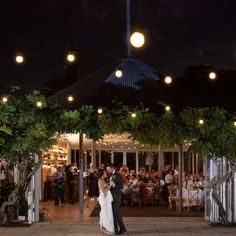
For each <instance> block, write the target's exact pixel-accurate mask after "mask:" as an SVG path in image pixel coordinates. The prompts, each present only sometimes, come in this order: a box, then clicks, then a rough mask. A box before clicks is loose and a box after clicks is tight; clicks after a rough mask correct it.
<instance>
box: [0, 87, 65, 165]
mask: <svg viewBox="0 0 236 236" xmlns="http://www.w3.org/2000/svg"><path fill="white" fill-rule="evenodd" d="M38 101H40V102H41V104H42V106H41V107H37V106H36V103H37V102H38ZM60 114H62V108H60V107H59V106H57V105H55V104H49V103H47V101H46V98H45V97H44V96H42V95H40V94H39V93H38V92H33V93H32V94H29V95H26V96H22V97H15V96H11V97H10V98H9V102H7V103H0V135H1V136H0V137H1V138H0V156H4V157H5V158H6V159H8V160H10V161H13V162H14V161H18V160H19V159H20V157H21V155H22V153H23V152H24V153H28V154H29V153H33V152H39V151H40V150H45V149H47V148H49V147H50V146H51V145H52V144H53V143H54V142H55V140H54V139H53V137H54V135H55V133H56V132H57V131H58V130H60V123H61V122H60V120H61V115H60Z"/></svg>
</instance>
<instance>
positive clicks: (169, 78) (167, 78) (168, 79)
mask: <svg viewBox="0 0 236 236" xmlns="http://www.w3.org/2000/svg"><path fill="white" fill-rule="evenodd" d="M172 80H173V79H172V77H171V76H169V75H168V76H166V77H165V83H166V84H171V83H172Z"/></svg>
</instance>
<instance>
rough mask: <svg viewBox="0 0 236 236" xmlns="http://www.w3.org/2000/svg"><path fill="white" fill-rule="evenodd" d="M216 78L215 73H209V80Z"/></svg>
mask: <svg viewBox="0 0 236 236" xmlns="http://www.w3.org/2000/svg"><path fill="white" fill-rule="evenodd" d="M215 78H216V73H215V72H211V73H209V79H211V80H214V79H215Z"/></svg>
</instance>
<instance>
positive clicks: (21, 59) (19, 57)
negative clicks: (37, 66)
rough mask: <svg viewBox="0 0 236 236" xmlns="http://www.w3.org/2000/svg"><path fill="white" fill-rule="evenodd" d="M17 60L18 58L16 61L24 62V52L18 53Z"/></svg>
mask: <svg viewBox="0 0 236 236" xmlns="http://www.w3.org/2000/svg"><path fill="white" fill-rule="evenodd" d="M15 60H16V63H18V64H22V63H23V62H24V57H23V55H22V54H17V55H16V58H15Z"/></svg>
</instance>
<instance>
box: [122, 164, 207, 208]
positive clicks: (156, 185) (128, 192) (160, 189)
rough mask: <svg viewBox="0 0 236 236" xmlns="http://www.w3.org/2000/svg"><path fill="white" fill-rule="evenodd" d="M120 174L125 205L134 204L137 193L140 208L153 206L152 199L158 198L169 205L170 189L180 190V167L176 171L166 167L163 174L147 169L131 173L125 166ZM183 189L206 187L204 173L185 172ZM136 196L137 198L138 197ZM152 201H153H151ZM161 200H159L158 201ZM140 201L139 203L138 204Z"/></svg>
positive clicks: (169, 166) (143, 168) (168, 166)
mask: <svg viewBox="0 0 236 236" xmlns="http://www.w3.org/2000/svg"><path fill="white" fill-rule="evenodd" d="M119 173H120V174H121V175H122V178H123V183H124V188H123V190H122V191H123V196H124V201H123V203H124V204H125V205H130V204H132V203H133V202H132V200H133V199H132V198H133V196H134V195H135V193H137V194H136V195H137V198H136V199H135V200H136V202H135V203H134V204H138V205H139V206H146V205H148V204H153V202H152V201H151V200H152V197H155V196H156V198H158V196H159V197H160V196H161V198H162V199H163V200H164V201H165V202H166V204H169V197H170V191H169V189H172V188H174V189H178V182H179V177H178V174H179V173H178V167H176V168H175V169H174V170H173V169H171V165H167V166H165V167H164V170H163V171H162V172H161V173H158V171H156V170H155V169H153V170H152V171H150V172H149V171H147V170H146V169H145V167H142V168H140V169H139V172H138V173H135V172H134V171H132V170H131V171H130V170H129V169H128V167H127V166H126V165H125V164H123V166H122V167H121V168H120V170H119ZM182 187H183V188H184V189H201V190H203V189H204V187H205V179H204V176H203V175H202V173H199V174H196V175H193V174H192V173H191V172H184V173H183V179H182ZM136 195H135V196H136ZM150 199H151V200H150ZM158 200H159V199H158ZM138 201H139V202H138ZM132 205H133V204H132Z"/></svg>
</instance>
